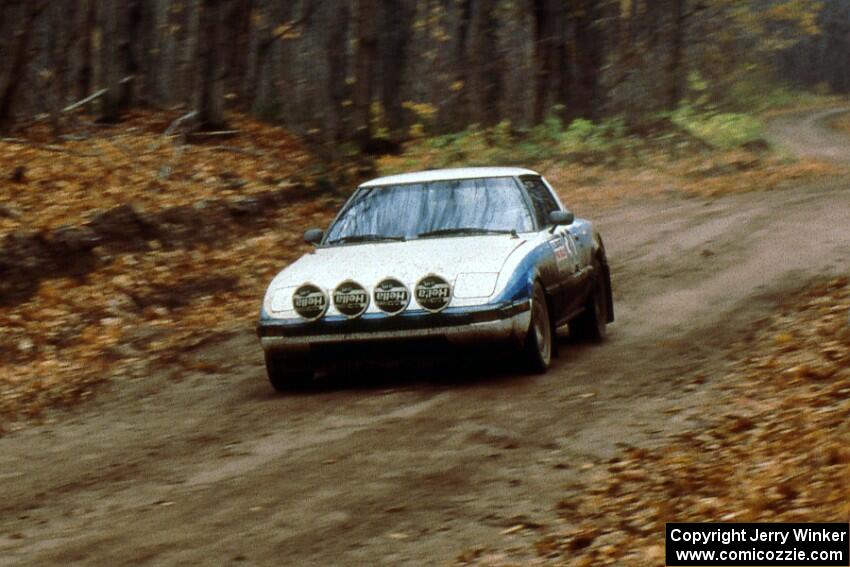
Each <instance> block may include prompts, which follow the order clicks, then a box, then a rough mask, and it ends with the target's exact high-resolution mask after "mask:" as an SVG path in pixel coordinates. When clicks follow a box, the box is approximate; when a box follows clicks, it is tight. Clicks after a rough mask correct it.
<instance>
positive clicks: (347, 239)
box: [328, 234, 405, 244]
mask: <svg viewBox="0 0 850 567" xmlns="http://www.w3.org/2000/svg"><path fill="white" fill-rule="evenodd" d="M404 240H405V238H404V237H403V236H386V235H383V234H352V235H350V236H340V237H339V238H335V239H333V240H331V241H329V242H328V244H351V243H354V242H387V241H393V242H396V241H397V242H404Z"/></svg>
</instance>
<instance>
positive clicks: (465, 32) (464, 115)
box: [426, 0, 473, 128]
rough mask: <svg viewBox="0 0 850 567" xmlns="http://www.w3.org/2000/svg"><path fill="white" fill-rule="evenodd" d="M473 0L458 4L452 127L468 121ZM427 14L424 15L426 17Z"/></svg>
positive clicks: (462, 0) (463, 0)
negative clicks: (457, 87)
mask: <svg viewBox="0 0 850 567" xmlns="http://www.w3.org/2000/svg"><path fill="white" fill-rule="evenodd" d="M472 2H473V0H461V1H460V2H459V4H458V9H459V11H460V14H459V15H458V26H457V42H456V44H455V54H454V84H455V85H458V86H459V87H460V90H459V91H458V94H457V95H456V97H455V104H454V108H453V109H452V124H451V126H452V127H453V128H459V127H462V126H465V125H466V124H467V123H468V121H469V96H468V95H467V94H466V93H467V92H468V91H469V90H470V89H471V88H472V86H471V85H470V84H469V36H470V27H471V25H472V8H473V5H472ZM427 17H428V16H426V18H427Z"/></svg>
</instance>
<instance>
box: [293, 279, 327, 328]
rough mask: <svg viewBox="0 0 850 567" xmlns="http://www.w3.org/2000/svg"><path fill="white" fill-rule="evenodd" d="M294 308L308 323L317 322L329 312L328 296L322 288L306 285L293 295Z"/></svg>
mask: <svg viewBox="0 0 850 567" xmlns="http://www.w3.org/2000/svg"><path fill="white" fill-rule="evenodd" d="M292 306H293V307H294V308H295V312H296V313H298V314H299V315H301V316H302V317H304V318H305V319H307V320H308V321H315V320H317V319H320V318H321V317H322V315H324V314H325V312H326V311H327V310H328V295H327V294H326V293H325V292H324V290H323V289H321V288H320V287H318V286H315V285H313V284H310V283H306V284H304V285H302V286H301V287H299V288H298V289H296V290H295V293H293V294H292Z"/></svg>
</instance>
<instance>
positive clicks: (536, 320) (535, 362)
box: [523, 282, 553, 374]
mask: <svg viewBox="0 0 850 567" xmlns="http://www.w3.org/2000/svg"><path fill="white" fill-rule="evenodd" d="M552 343H553V333H552V323H551V321H550V318H549V306H548V305H547V303H546V294H544V293H543V286H541V285H540V282H535V283H534V290H533V292H532V295H531V323H530V324H529V327H528V333H527V334H526V337H525V345H524V346H523V359H524V363H525V367H526V368H527V369H528V370H529V371H531V372H533V373H535V374H543V373H544V372H546V370H548V369H549V365H550V364H551V363H552V350H553V349H552Z"/></svg>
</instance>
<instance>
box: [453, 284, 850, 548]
mask: <svg viewBox="0 0 850 567" xmlns="http://www.w3.org/2000/svg"><path fill="white" fill-rule="evenodd" d="M848 317H850V279H848V278H837V279H834V280H831V281H829V282H826V283H824V284H821V285H816V286H814V287H813V288H811V289H810V290H808V291H807V292H805V293H804V294H803V295H802V297H800V298H798V299H797V300H796V301H795V303H794V304H792V305H790V306H788V307H786V308H785V309H784V310H783V311H782V312H781V313H780V314H778V315H777V317H776V318H775V320H774V321H772V322H771V323H770V324H769V325H767V326H766V327H765V328H763V329H761V330H760V331H759V332H758V333H757V335H756V337H755V339H756V340H755V341H753V342H751V343H749V346H747V347H746V350H745V351H742V353H741V355H740V357H739V360H738V362H737V364H736V365H735V367H734V369H733V370H732V371H731V373H730V374H729V375H728V376H727V377H725V379H722V380H719V381H718V382H716V385H715V386H714V388H715V389H716V392H715V395H714V400H715V401H714V402H713V403H712V405H711V406H709V407H706V408H705V412H704V413H705V415H704V416H703V418H704V423H705V425H704V426H703V427H701V428H700V429H697V430H688V431H683V432H682V433H681V434H680V435H679V436H678V437H677V439H676V440H675V441H673V442H672V443H670V444H668V445H667V446H664V447H661V448H658V449H638V448H631V449H628V450H626V451H624V452H623V453H622V454H620V455H618V456H617V457H615V458H614V459H612V460H610V461H609V462H608V463H605V464H603V465H601V466H603V467H605V469H606V472H607V474H606V475H604V476H601V477H598V478H596V479H595V481H594V482H593V483H592V484H591V485H590V486H589V487H588V488H587V491H586V492H585V493H584V494H582V495H581V496H579V497H574V498H571V499H570V500H569V501H564V502H563V503H562V505H561V506H559V510H560V512H561V514H562V515H563V519H564V521H565V522H567V523H568V525H572V526H573V527H571V528H569V529H567V530H564V531H562V532H555V533H549V534H547V535H545V536H544V537H543V538H542V539H541V540H540V541H539V542H538V543H537V545H536V547H535V549H536V551H537V552H538V555H539V556H540V557H541V558H542V559H544V563H545V564H550V565H620V564H628V565H657V564H659V561H663V557H664V524H665V522H672V521H676V522H686V521H687V522H700V521H702V522H706V521H740V522H758V521H770V522H778V521H786V522H811V521H823V520H825V519H830V518H846V517H848V515H850V500H848V498H847V495H848V494H850V448H848V447H850V321H849V320H848ZM792 346H793V348H790V347H792ZM513 555H514V556H521V555H522V552H521V551H520V552H517V553H515V554H513ZM460 562H461V563H464V561H463V560H460ZM473 562H476V561H475V560H474V559H473V560H471V561H466V563H473ZM499 564H500V565H505V564H509V563H499Z"/></svg>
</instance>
